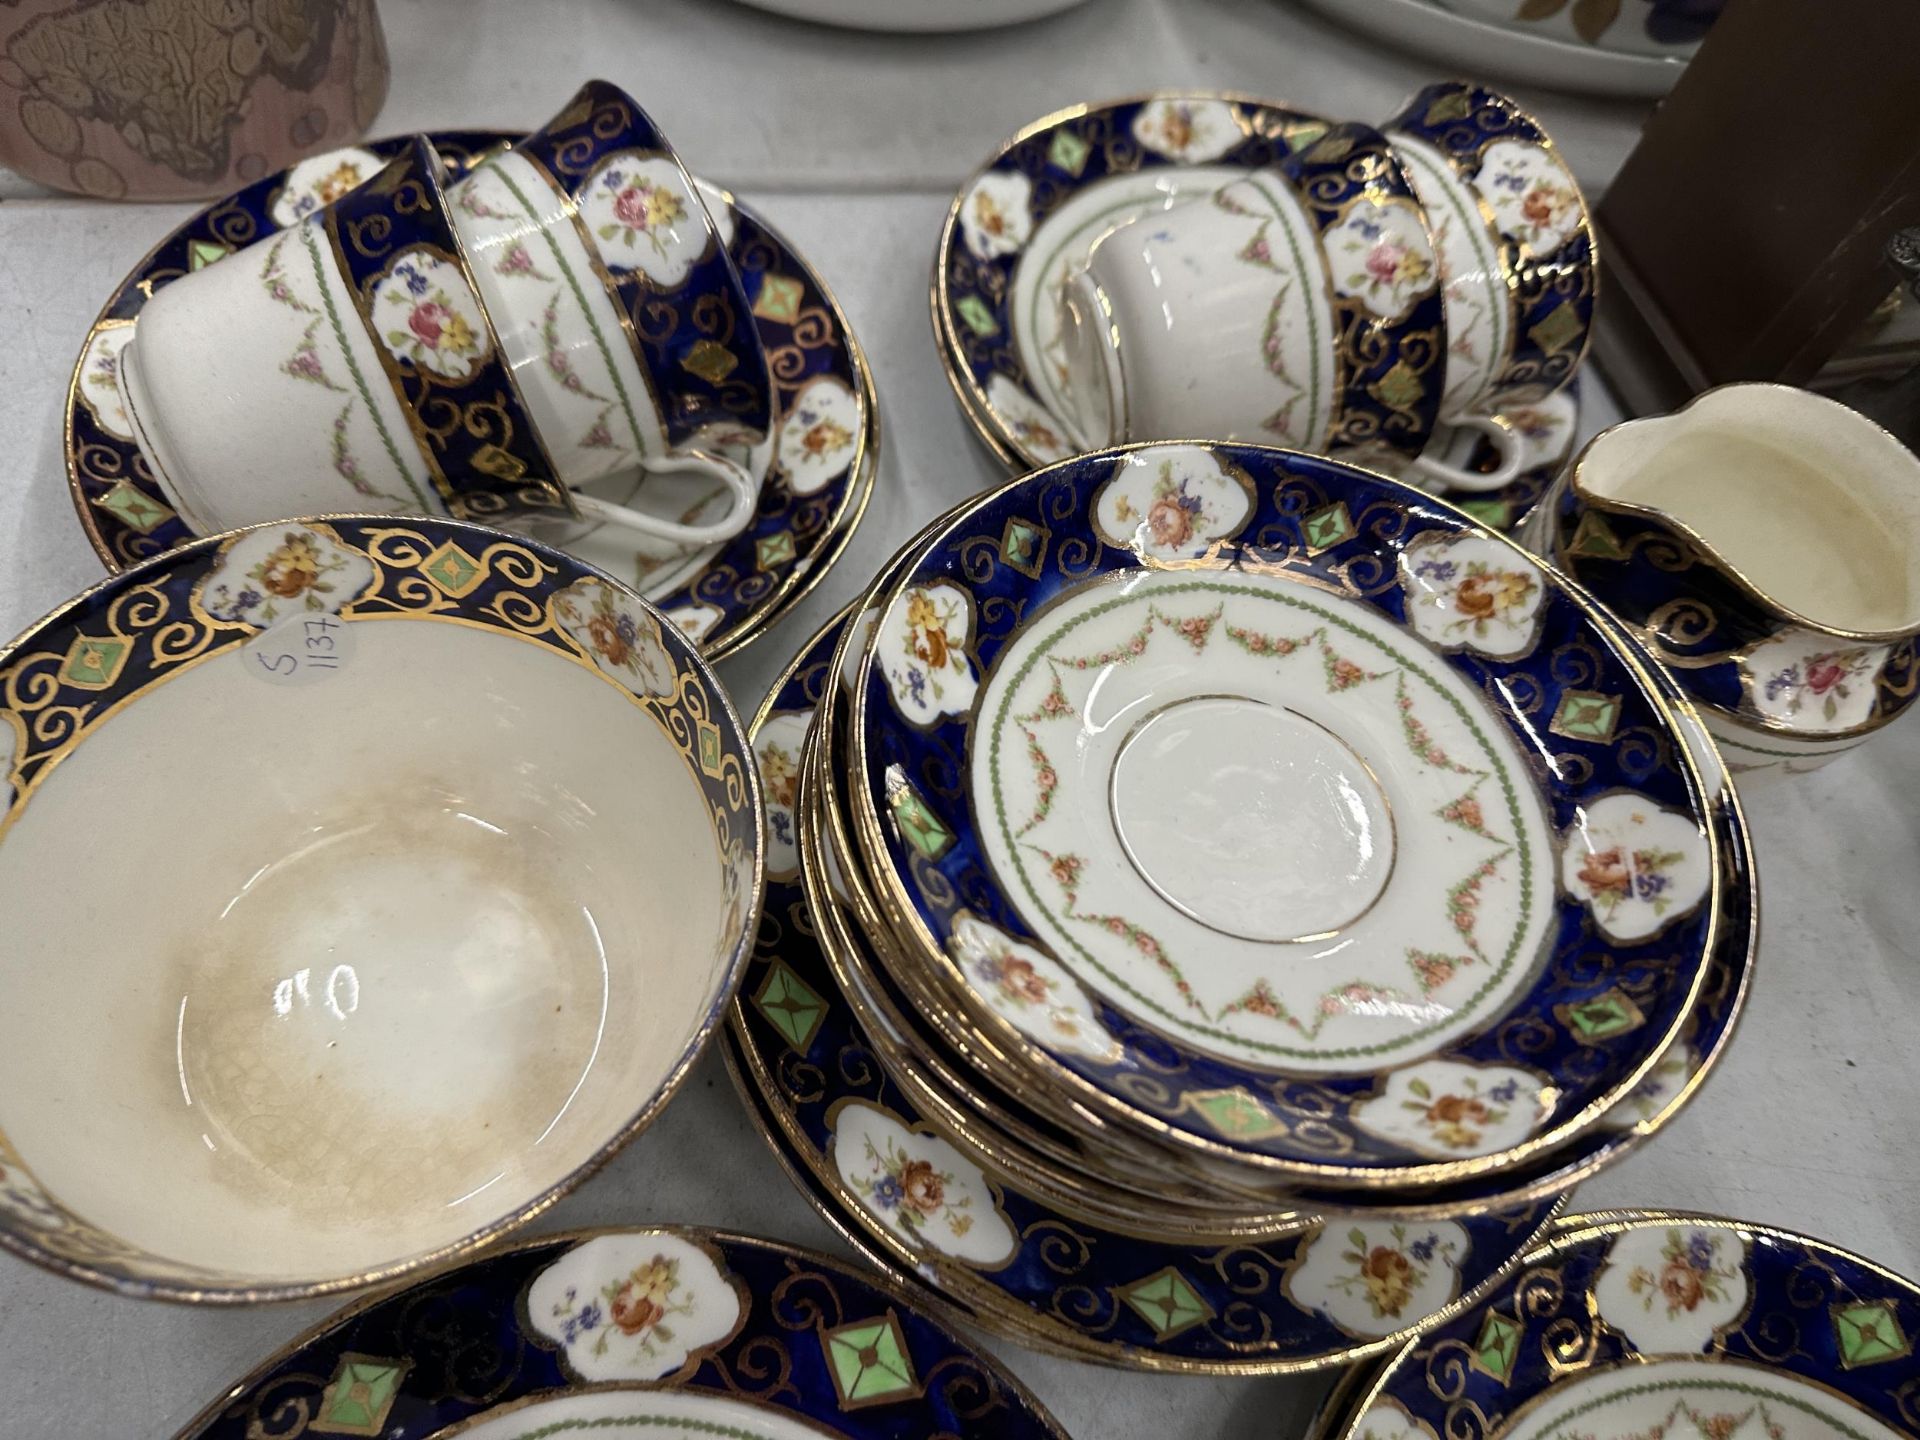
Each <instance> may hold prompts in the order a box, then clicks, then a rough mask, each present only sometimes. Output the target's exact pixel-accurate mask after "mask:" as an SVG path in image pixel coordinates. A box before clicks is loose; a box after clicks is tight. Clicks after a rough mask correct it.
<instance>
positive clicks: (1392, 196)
mask: <svg viewBox="0 0 1920 1440" xmlns="http://www.w3.org/2000/svg"><path fill="white" fill-rule="evenodd" d="M1596 273H1597V259H1596V254H1595V249H1594V240H1593V232H1592V229H1591V227H1590V225H1589V222H1588V215H1587V208H1586V203H1585V201H1584V200H1583V199H1582V197H1581V194H1580V190H1579V186H1578V185H1577V184H1576V183H1575V181H1574V179H1573V176H1572V174H1571V173H1570V172H1569V171H1568V169H1567V167H1566V165H1565V164H1564V163H1563V162H1562V160H1561V159H1560V157H1559V155H1558V153H1557V152H1556V151H1555V149H1554V147H1553V145H1552V143H1551V141H1549V139H1548V138H1547V136H1546V134H1545V133H1544V132H1543V131H1542V130H1541V129H1540V128H1539V126H1538V125H1536V124H1535V123H1534V122H1533V120H1532V119H1531V118H1529V117H1528V116H1527V115H1526V114H1525V113H1524V112H1523V111H1521V110H1520V109H1519V107H1517V106H1516V105H1514V103H1513V102H1512V101H1510V100H1508V99H1506V98H1505V97H1504V96H1501V95H1498V94H1496V93H1494V92H1492V91H1489V90H1486V89H1483V88H1481V87H1479V86H1477V85H1472V84H1468V83H1465V82H1442V83H1440V84H1435V85H1430V86H1428V87H1427V88H1426V89H1424V90H1422V91H1420V92H1419V93H1418V94H1417V95H1415V96H1414V97H1413V98H1412V100H1410V101H1409V102H1408V103H1407V105H1406V106H1405V108H1403V109H1402V110H1401V111H1400V113H1399V114H1397V115H1395V116H1394V117H1393V118H1392V119H1390V120H1388V121H1387V122H1386V123H1385V124H1384V125H1383V126H1381V127H1380V128H1378V129H1375V128H1374V127H1372V126H1369V125H1364V124H1359V123H1347V124H1340V125H1334V126H1332V127H1331V128H1329V129H1327V130H1326V131H1325V133H1324V134H1321V135H1320V136H1319V137H1318V138H1316V139H1315V140H1314V141H1313V142H1312V143H1311V144H1309V145H1307V146H1305V147H1303V148H1301V149H1299V150H1296V151H1294V152H1293V153H1291V154H1289V155H1288V156H1286V158H1284V159H1282V160H1280V161H1278V162H1276V163H1275V164H1273V165H1271V166H1269V167H1267V168H1265V169H1262V170H1256V171H1254V172H1252V173H1250V174H1248V175H1247V176H1246V177H1245V178H1244V179H1240V180H1236V181H1234V182H1233V183H1231V184H1229V185H1227V186H1225V187H1223V188H1222V189H1220V190H1218V191H1216V192H1215V193H1213V194H1212V195H1211V196H1208V197H1206V198H1203V199H1199V200H1195V201H1191V202H1189V203H1185V204H1181V205H1177V206H1175V207H1174V208H1172V209H1171V210H1164V211H1155V212H1153V213H1151V214H1148V215H1145V216H1142V217H1140V218H1137V219H1134V220H1131V221H1129V222H1127V223H1125V224H1123V225H1120V226H1118V227H1117V228H1115V229H1114V230H1112V231H1111V232H1109V233H1108V234H1106V235H1105V236H1104V237H1102V238H1101V240H1100V241H1099V243H1098V244H1097V245H1095V246H1094V247H1093V250H1092V252H1091V254H1090V256H1089V257H1088V260H1087V263H1086V265H1085V267H1084V268H1082V269H1081V270H1079V271H1078V272H1077V273H1076V274H1074V275H1072V276H1070V277H1069V279H1068V281H1067V284H1066V287H1065V290H1064V294H1063V298H1062V307H1063V308H1062V317H1061V318H1062V325H1061V331H1062V334H1063V336H1064V337H1065V341H1066V354H1067V365H1068V370H1069V386H1068V388H1069V390H1070V391H1071V393H1072V394H1073V395H1074V397H1075V398H1076V400H1077V402H1078V405H1079V411H1080V413H1079V414H1078V415H1077V416H1074V417H1071V418H1072V420H1073V422H1074V424H1075V428H1076V429H1077V430H1078V431H1079V438H1080V440H1081V442H1082V445H1083V448H1093V447H1097V446H1101V445H1108V444H1116V443H1119V442H1122V441H1139V440H1176V439H1195V438H1207V439H1217V440H1240V441H1247V442H1253V443H1260V444H1269V445H1284V446H1287V447H1290V448H1294V449H1301V450H1307V451H1313V452H1317V453H1322V454H1329V455H1332V456H1334V457H1336V458H1342V459H1349V460H1354V461H1356V462H1358V463H1361V464H1365V465H1367V466H1369V467H1371V468H1373V469H1376V470H1383V471H1386V472H1388V473H1390V474H1395V475H1400V476H1403V477H1405V478H1408V479H1412V480H1416V481H1419V482H1421V483H1426V484H1432V485H1437V486H1441V487H1444V488H1448V489H1452V490H1458V491H1486V490H1495V489H1499V488H1501V487H1503V486H1505V485H1507V484H1509V483H1510V482H1511V481H1512V480H1513V479H1514V478H1515V476H1516V475H1517V474H1518V473H1519V472H1520V470H1521V468H1522V464H1523V459H1524V448H1523V445H1522V443H1521V441H1522V437H1521V436H1520V435H1518V434H1517V433H1516V432H1515V430H1514V428H1513V426H1512V425H1511V423H1510V422H1509V421H1508V420H1506V419H1503V418H1502V416H1503V412H1509V411H1512V410H1514V409H1515V408H1516V407H1521V406H1525V405H1530V404H1534V403H1537V402H1538V401H1540V400H1541V399H1543V398H1545V397H1546V396H1547V395H1549V394H1551V393H1553V392H1554V391H1556V390H1559V389H1560V388H1562V387H1564V386H1565V385H1566V384H1567V383H1568V382H1569V381H1570V380H1571V379H1572V378H1573V376H1574V373H1575V371H1576V370H1577V369H1578V368H1579V364H1580V361H1581V358H1582V357H1583V355H1584V353H1585V350H1586V342H1587V336H1588V330H1589V325H1590V322H1591V319H1592V314H1593V303H1594V295H1595V286H1596ZM1461 429H1465V430H1468V431H1476V432H1479V433H1481V434H1483V435H1485V436H1486V437H1487V439H1488V440H1490V441H1491V442H1492V444H1493V446H1494V448H1495V451H1496V452H1497V454H1498V456H1499V460H1498V463H1497V464H1496V465H1495V466H1494V468H1492V469H1491V470H1486V471H1478V470H1469V469H1463V468H1461V467H1460V466H1457V465H1452V464H1448V463H1446V462H1444V461H1443V460H1441V459H1439V458H1438V457H1437V456H1436V455H1429V454H1426V453H1424V452H1426V451H1427V449H1428V446H1429V444H1430V443H1431V442H1433V441H1434V439H1435V436H1436V433H1437V432H1447V431H1452V432H1456V433H1457V432H1458V431H1459V430H1461Z"/></svg>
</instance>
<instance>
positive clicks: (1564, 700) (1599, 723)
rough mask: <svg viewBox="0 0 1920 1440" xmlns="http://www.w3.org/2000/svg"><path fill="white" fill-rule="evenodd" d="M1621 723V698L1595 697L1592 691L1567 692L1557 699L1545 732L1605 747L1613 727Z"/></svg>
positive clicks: (1610, 737)
mask: <svg viewBox="0 0 1920 1440" xmlns="http://www.w3.org/2000/svg"><path fill="white" fill-rule="evenodd" d="M1619 723H1620V697H1619V696H1618V695H1597V694H1595V693H1594V692H1593V691H1591V690H1569V691H1567V692H1566V693H1565V694H1564V695H1562V696H1561V697H1560V703H1559V705H1557V706H1556V707H1555V708H1554V712H1553V719H1551V720H1549V721H1548V722H1547V729H1549V730H1551V731H1552V732H1553V733H1554V734H1556V735H1564V736H1565V737H1566V738H1567V739H1569V740H1591V741H1593V743H1594V744H1596V745H1604V744H1606V743H1607V742H1608V741H1609V740H1611V739H1613V727H1614V726H1616V725H1618V724H1619Z"/></svg>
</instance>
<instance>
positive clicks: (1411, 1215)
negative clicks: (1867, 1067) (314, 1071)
mask: <svg viewBox="0 0 1920 1440" xmlns="http://www.w3.org/2000/svg"><path fill="white" fill-rule="evenodd" d="M1596 622H1597V623H1605V624H1607V625H1609V626H1610V627H1611V626H1613V624H1614V622H1612V621H1611V619H1610V618H1609V617H1606V616H1596ZM835 629H837V626H835V627H830V629H829V634H828V635H826V636H822V637H821V643H825V644H829V645H830V644H832V643H833V640H832V631H833V630H835ZM808 654H811V650H810V651H809V652H808ZM798 663H799V665H800V667H801V669H800V673H802V674H804V673H805V667H806V664H807V663H808V661H807V656H805V655H803V657H802V659H801V661H800V662H798ZM1653 679H1654V680H1655V682H1656V683H1657V684H1658V685H1659V687H1660V689H1661V691H1662V693H1663V694H1665V695H1666V696H1667V698H1668V700H1669V701H1670V702H1672V703H1676V704H1684V703H1685V700H1684V696H1683V695H1682V694H1681V692H1680V690H1679V688H1678V686H1677V685H1676V684H1675V683H1674V682H1673V680H1672V677H1671V676H1669V675H1668V674H1666V673H1665V672H1664V671H1657V670H1656V671H1654V672H1653ZM782 696H785V697H786V698H785V699H782V698H780V697H782ZM815 698H817V697H815V696H813V695H811V694H810V693H809V694H803V695H793V694H791V693H790V691H777V692H776V697H775V700H774V701H770V702H769V703H770V704H776V703H777V704H781V705H784V704H786V703H788V702H789V701H791V702H792V703H793V704H796V705H798V704H801V703H803V702H804V703H806V704H808V705H809V706H811V704H812V702H813V700H814V699H815ZM829 698H831V697H829ZM831 709H834V707H832V706H831V705H829V706H827V707H823V708H822V710H821V712H820V713H821V715H822V716H823V717H825V716H826V715H827V714H828V711H829V710H831ZM788 713H789V715H790V716H791V718H790V719H789V720H788V721H786V722H785V723H787V724H789V725H794V724H798V723H799V722H800V720H801V718H802V716H803V715H807V714H811V713H812V712H811V710H810V709H809V710H807V711H799V710H795V711H792V712H788ZM836 713H843V712H838V711H836ZM839 743H840V737H839V733H838V728H837V727H836V732H835V733H834V734H832V735H823V736H822V737H821V744H822V746H823V747H825V748H826V749H827V752H828V753H837V750H836V747H837V746H838V745H839ZM755 748H756V754H757V756H758V758H759V759H760V762H761V765H762V768H763V771H765V770H766V769H767V767H768V765H769V761H770V758H771V757H770V755H769V750H768V741H767V740H766V739H765V738H764V737H763V738H759V739H756V741H755ZM774 763H775V764H776V766H777V767H779V762H778V761H777V760H776V761H775V762H774ZM779 768H784V767H779ZM1723 778H1724V777H1723ZM767 783H768V787H769V789H771V788H772V785H773V781H772V780H771V779H769V780H768V782H767ZM1710 785H1711V782H1710ZM1713 788H1715V791H1716V793H1715V796H1714V803H1713V807H1712V819H1713V824H1714V826H1715V827H1716V829H1717V830H1718V831H1719V833H1720V836H1721V840H1722V845H1721V862H1722V864H1723V866H1724V867H1725V873H1724V877H1723V893H1724V896H1725V899H1724V904H1723V907H1722V915H1721V926H1720V933H1719V935H1718V937H1717V941H1716V944H1715V947H1714V951H1713V954H1712V958H1711V960H1710V962H1709V965H1708V968H1707V974H1706V978H1705V981H1704V983H1703V985H1702V988H1701V993H1700V998H1699V999H1698V1001H1696V1002H1695V1005H1694V1007H1693V1009H1692V1011H1690V1012H1689V1014H1688V1016H1687V1020H1686V1023H1685V1025H1684V1027H1683V1028H1682V1030H1681V1032H1680V1034H1679V1036H1678V1037H1677V1038H1676V1040H1675V1041H1674V1042H1673V1044H1671V1045H1670V1046H1669V1047H1668V1048H1667V1049H1666V1050H1665V1051H1664V1052H1663V1053H1662V1056H1661V1058H1660V1059H1659V1060H1658V1061H1656V1063H1655V1065H1654V1067H1653V1069H1652V1070H1651V1071H1650V1072H1649V1073H1648V1075H1647V1076H1646V1077H1645V1078H1644V1079H1643V1080H1642V1081H1641V1082H1640V1083H1639V1085H1637V1086H1635V1087H1634V1089H1633V1091H1632V1092H1631V1093H1629V1094H1628V1095H1627V1096H1626V1098H1624V1099H1623V1100H1621V1101H1620V1102H1619V1103H1618V1104H1617V1105H1615V1106H1614V1108H1613V1109H1612V1110H1610V1111H1609V1112H1608V1114H1607V1116H1606V1118H1605V1120H1603V1121H1602V1123H1601V1124H1600V1125H1598V1126H1596V1127H1594V1128H1593V1129H1591V1130H1589V1131H1586V1132H1585V1133H1583V1134H1581V1135H1580V1136H1577V1137H1576V1138H1575V1139H1573V1140H1572V1141H1570V1142H1568V1144H1567V1145H1565V1146H1564V1147H1562V1148H1560V1149H1558V1150H1556V1151H1554V1152H1553V1153H1552V1154H1550V1155H1548V1156H1546V1157H1545V1158H1543V1159H1542V1160H1540V1161H1538V1162H1536V1163H1534V1164H1531V1165H1527V1166H1524V1167H1521V1168H1519V1169H1517V1170H1515V1171H1512V1172H1500V1173H1497V1174H1495V1175H1492V1176H1483V1177H1479V1178H1476V1179H1471V1180H1466V1181H1461V1182H1457V1183H1453V1184H1448V1185H1442V1186H1439V1187H1436V1188H1435V1189H1432V1190H1429V1191H1426V1192H1424V1193H1423V1194H1422V1195H1421V1196H1420V1197H1419V1198H1418V1200H1413V1199H1411V1198H1408V1197H1404V1196H1396V1195H1395V1194H1393V1193H1391V1192H1388V1193H1382V1194H1375V1193H1374V1192H1370V1191H1356V1190H1352V1189H1344V1190H1343V1189H1339V1188H1336V1187H1331V1186H1325V1187H1323V1186H1314V1185H1303V1186H1299V1187H1295V1188H1294V1189H1292V1190H1291V1191H1290V1192H1289V1195H1290V1199H1291V1200H1292V1201H1293V1203H1295V1204H1297V1205H1298V1206H1299V1207H1301V1208H1302V1209H1306V1210H1313V1209H1316V1208H1322V1207H1324V1208H1325V1209H1328V1210H1346V1211H1349V1212H1353V1213H1360V1212H1363V1211H1366V1210H1388V1211H1391V1212H1392V1213H1393V1214H1395V1215H1397V1216H1399V1217H1401V1218H1405V1219H1449V1218H1454V1217H1457V1216H1461V1215H1475V1214H1485V1213H1486V1212H1487V1210H1488V1208H1489V1207H1490V1206H1493V1205H1500V1206H1502V1207H1512V1206H1515V1205H1518V1204H1520V1203H1522V1202H1524V1201H1527V1200H1538V1199H1544V1198H1551V1197H1553V1196H1556V1195H1560V1194H1563V1193H1565V1192H1567V1191H1570V1190H1571V1189H1573V1187H1574V1186H1576V1185H1578V1184H1580V1183H1581V1182H1582V1181H1584V1180H1587V1179H1590V1178H1591V1177H1592V1176H1593V1175H1595V1174H1597V1173H1598V1172H1599V1171H1600V1170H1601V1169H1603V1168H1605V1167H1606V1166H1608V1165H1610V1164H1612V1163H1613V1162H1614V1161H1616V1160H1618V1159H1619V1158H1620V1157H1621V1156H1622V1155H1624V1154H1625V1153H1626V1152H1627V1151H1628V1150H1629V1149H1632V1148H1633V1147H1635V1146H1637V1145H1638V1144H1640V1143H1641V1142H1643V1141H1645V1140H1646V1139H1647V1138H1648V1137H1649V1136H1651V1135H1652V1134H1653V1133H1654V1132H1655V1131H1657V1130H1659V1129H1660V1128H1662V1127H1663V1126H1664V1125H1665V1124H1666V1123H1667V1122H1668V1121H1669V1120H1671V1119H1672V1118H1673V1116H1674V1115H1676V1114H1678V1113H1679V1111H1680V1110H1681V1109H1682V1108H1684V1107H1685V1106H1686V1105H1687V1104H1688V1103H1689V1102H1690V1101H1691V1100H1692V1099H1693V1097H1694V1096H1695V1095H1696V1094H1697V1093H1698V1091H1699V1089H1700V1087H1701V1085H1702V1084H1704V1082H1705V1079H1706V1077H1707V1075H1708V1074H1709V1073H1710V1072H1711V1071H1712V1069H1713V1067H1714V1065H1715V1064H1716V1063H1717V1062H1718V1061H1719V1059H1720V1056H1721V1055H1722V1054H1723V1053H1724V1051H1725V1048H1726V1046H1727V1044H1728V1043H1729V1042H1730V1041H1731V1040H1732V1038H1733V1034H1734V1030H1735V1027H1736V1023H1737V1021H1738V1019H1739V1016H1740V1012H1741V1008H1742V1005H1743V1003H1744V1001H1745V998H1746V993H1747V988H1748V985H1749V984H1750V982H1751V978H1752V966H1753V959H1754V954H1755V952H1756V950H1757V948H1758V946H1759V939H1760V926H1759V897H1758V893H1757V891H1756V889H1755V880H1754V874H1755V872H1754V859H1753V845H1752V836H1751V834H1750V832H1749V831H1748V829H1747V824H1746V817H1745V813H1744V811H1743V809H1742V807H1741V804H1740V798H1739V794H1738V792H1737V791H1736V790H1735V789H1734V787H1733V786H1732V785H1731V784H1728V783H1721V784H1719V785H1718V786H1717V787H1713ZM772 804H773V802H772V801H771V800H770V801H769V806H770V808H771V807H772ZM848 883H851V882H850V881H849V882H848ZM819 928H820V927H816V930H815V932H814V933H818V930H819ZM829 963H830V964H837V962H836V961H835V960H834V958H833V957H832V956H829ZM862 983H863V984H865V985H866V986H867V987H868V988H869V990H870V991H871V992H873V993H874V994H878V995H879V996H880V997H881V998H882V999H883V1000H887V999H891V1000H893V1001H894V1002H895V1003H896V1004H900V1005H904V1006H907V1007H908V1009H907V1011H906V1013H909V1014H912V1013H918V1012H915V1011H913V1009H912V1001H911V999H910V998H908V997H905V996H903V995H900V994H899V993H898V992H897V990H896V988H895V985H894V982H893V979H892V976H891V975H890V974H888V973H887V971H886V970H885V968H884V967H878V968H876V969H874V970H873V971H872V972H871V973H868V974H866V975H864V976H863V980H862ZM862 999H863V1002H864V1003H871V1000H872V996H871V995H869V994H863V997H862ZM1057 1014H1058V1012H1056V1015H1057ZM915 1038H916V1041H917V1043H918V1045H919V1046H921V1047H928V1046H932V1047H935V1048H936V1049H938V1050H939V1051H940V1053H942V1054H946V1053H947V1052H946V1049H945V1046H944V1043H943V1041H942V1040H941V1039H940V1037H938V1036H936V1035H930V1034H928V1033H926V1032H925V1030H924V1029H922V1028H919V1027H916V1034H915ZM1103 1038H1104V1037H1103ZM881 1049H882V1051H883V1052H884V1049H885V1046H884V1039H883V1041H882V1043H881ZM916 1053H920V1054H923V1055H924V1053H925V1051H924V1048H923V1049H922V1050H920V1051H918V1052H916ZM949 1063H950V1065H953V1066H956V1067H958V1069H960V1070H966V1069H967V1067H966V1065H965V1062H963V1061H950V1062H949ZM968 1073H969V1075H970V1077H972V1078H974V1081H975V1084H976V1086H977V1089H976V1091H975V1092H974V1093H973V1094H972V1095H971V1096H970V1097H969V1098H970V1099H972V1101H973V1102H974V1104H975V1105H976V1106H977V1107H979V1108H981V1109H982V1110H983V1111H984V1112H986V1113H989V1114H992V1113H995V1112H996V1110H998V1109H1003V1108H1005V1107H1006V1106H1007V1105H1008V1103H1009V1102H1008V1101H1007V1100H1006V1099H995V1098H993V1097H995V1096H996V1095H997V1094H998V1093H999V1092H998V1090H997V1088H996V1087H994V1086H993V1085H991V1084H990V1083H988V1082H987V1081H986V1080H984V1079H980V1078H978V1077H977V1076H974V1075H973V1072H971V1071H969V1072H968ZM896 1083H898V1082H897V1081H896ZM1011 1103H1013V1104H1014V1105H1015V1106H1017V1108H1018V1109H1019V1111H1020V1113H1021V1114H1022V1115H1023V1116H1025V1117H1027V1118H1029V1119H1034V1120H1038V1119H1040V1118H1041V1117H1040V1116H1038V1115H1036V1114H1035V1113H1034V1112H1033V1111H1032V1110H1031V1108H1030V1107H1029V1105H1028V1103H1026V1102H1019V1101H1016V1102H1011Z"/></svg>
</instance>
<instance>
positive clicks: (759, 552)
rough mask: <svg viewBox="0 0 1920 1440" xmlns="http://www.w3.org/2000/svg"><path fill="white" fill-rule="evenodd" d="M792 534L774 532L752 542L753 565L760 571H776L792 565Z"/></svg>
mask: <svg viewBox="0 0 1920 1440" xmlns="http://www.w3.org/2000/svg"><path fill="white" fill-rule="evenodd" d="M793 556H794V549H793V532H792V531H791V530H776V531H774V532H773V534H771V535H762V536H761V537H760V538H759V539H758V540H756V541H754V542H753V563H754V564H755V565H757V566H759V567H760V568H761V569H762V570H777V569H779V568H780V567H781V566H782V565H790V564H792V563H793Z"/></svg>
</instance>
